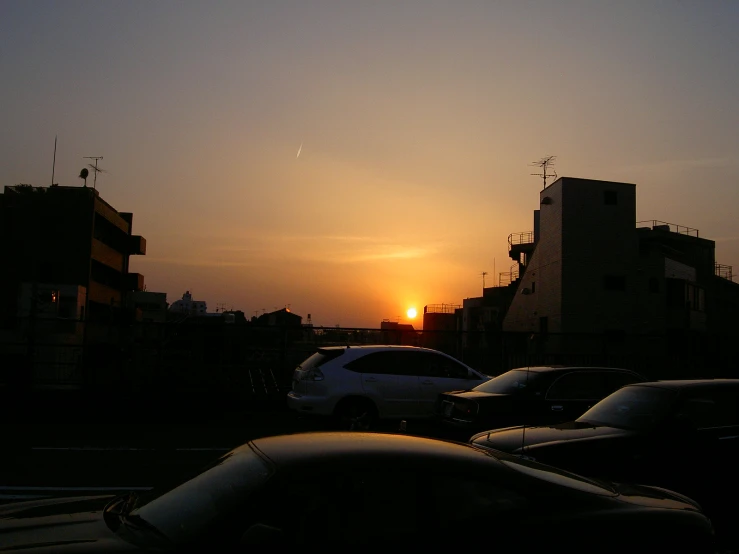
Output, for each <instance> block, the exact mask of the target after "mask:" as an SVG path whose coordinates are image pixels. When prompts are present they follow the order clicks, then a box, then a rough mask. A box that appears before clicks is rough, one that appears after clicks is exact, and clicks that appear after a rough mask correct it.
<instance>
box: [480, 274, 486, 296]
mask: <svg viewBox="0 0 739 554" xmlns="http://www.w3.org/2000/svg"><path fill="white" fill-rule="evenodd" d="M487 274H488V272H487V271H483V272H482V273H480V275H482V290H483V292H484V291H485V275H487Z"/></svg>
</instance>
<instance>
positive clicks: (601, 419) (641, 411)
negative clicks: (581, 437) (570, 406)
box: [577, 386, 675, 431]
mask: <svg viewBox="0 0 739 554" xmlns="http://www.w3.org/2000/svg"><path fill="white" fill-rule="evenodd" d="M674 398H675V392H674V391H671V390H669V389H663V388H659V387H645V386H630V387H624V388H622V389H619V390H617V391H616V392H614V393H613V394H611V395H610V396H607V397H606V398H604V399H603V400H601V401H600V402H598V403H597V404H596V405H595V406H593V407H592V408H590V409H589V410H588V411H587V412H585V413H584V414H583V415H582V416H580V417H579V418H578V420H577V421H580V422H582V423H589V424H592V425H605V426H608V427H616V428H618V429H628V430H634V431H644V430H647V429H650V428H651V427H653V426H654V425H655V424H657V423H658V422H660V421H662V420H663V419H664V418H665V417H666V416H667V414H668V412H669V410H670V405H671V404H672V401H673V399H674Z"/></svg>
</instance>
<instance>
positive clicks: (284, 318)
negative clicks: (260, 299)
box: [255, 308, 303, 327]
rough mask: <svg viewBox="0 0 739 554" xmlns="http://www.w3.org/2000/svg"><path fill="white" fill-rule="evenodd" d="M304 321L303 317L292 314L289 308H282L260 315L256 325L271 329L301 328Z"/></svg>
mask: <svg viewBox="0 0 739 554" xmlns="http://www.w3.org/2000/svg"><path fill="white" fill-rule="evenodd" d="M302 321H303V317H302V316H299V315H298V314H294V313H292V312H291V311H290V310H289V309H288V308H282V309H281V310H277V311H274V312H268V313H264V314H262V315H260V316H259V317H258V318H257V319H256V321H255V323H256V325H265V326H269V327H300V326H301V323H302Z"/></svg>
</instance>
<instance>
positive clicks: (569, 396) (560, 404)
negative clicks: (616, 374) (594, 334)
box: [542, 370, 606, 423]
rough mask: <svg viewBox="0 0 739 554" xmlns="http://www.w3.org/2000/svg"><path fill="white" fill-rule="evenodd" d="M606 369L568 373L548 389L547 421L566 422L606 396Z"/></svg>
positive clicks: (545, 402)
mask: <svg viewBox="0 0 739 554" xmlns="http://www.w3.org/2000/svg"><path fill="white" fill-rule="evenodd" d="M605 373H606V372H604V371H597V370H586V371H573V372H571V373H566V374H564V375H562V376H561V377H558V378H557V379H555V381H554V382H553V383H552V384H551V386H550V387H549V390H547V394H546V396H545V400H544V410H543V414H542V416H543V418H544V419H545V420H546V422H549V423H555V422H564V421H572V420H574V419H577V418H578V417H580V416H581V415H582V414H584V413H585V412H586V411H587V410H588V408H590V407H592V406H593V405H594V404H596V403H597V402H598V401H599V400H601V399H602V398H603V397H604V396H605V391H606V377H605Z"/></svg>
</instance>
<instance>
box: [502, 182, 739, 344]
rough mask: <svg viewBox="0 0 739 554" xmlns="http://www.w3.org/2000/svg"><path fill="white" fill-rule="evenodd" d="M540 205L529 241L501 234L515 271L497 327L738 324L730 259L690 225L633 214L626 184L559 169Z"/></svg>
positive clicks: (616, 331) (641, 329)
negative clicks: (562, 173) (722, 261)
mask: <svg viewBox="0 0 739 554" xmlns="http://www.w3.org/2000/svg"><path fill="white" fill-rule="evenodd" d="M540 206H541V207H540V210H538V212H539V213H538V215H535V224H538V229H537V230H536V232H535V233H531V235H530V237H531V240H530V241H529V242H525V241H518V244H514V245H511V240H510V238H509V250H510V253H511V257H513V258H514V259H517V260H519V261H520V279H519V280H518V284H517V293H516V295H515V297H514V298H513V301H512V302H511V305H510V308H509V309H508V311H507V313H506V315H505V320H504V323H503V329H504V330H506V331H527V332H532V331H533V332H538V333H542V334H547V333H566V334H578V333H583V334H593V333H600V334H605V335H609V336H615V337H618V336H621V335H624V334H648V333H655V332H658V333H665V332H668V333H669V332H675V331H682V332H691V333H692V332H697V333H702V332H707V331H708V332H717V333H720V332H735V331H737V329H739V323H738V322H737V316H738V315H739V285H738V284H736V283H733V282H732V281H731V279H732V277H733V275H732V270H731V267H729V266H722V265H718V264H716V262H715V243H714V242H713V241H711V240H708V239H705V238H701V237H700V236H699V232H698V230H697V229H692V228H689V227H684V226H680V225H675V224H671V223H664V222H660V221H647V222H639V223H637V222H636V186H635V185H633V184H629V183H616V182H608V181H595V180H589V179H575V178H571V177H563V178H560V179H558V180H557V181H555V182H554V183H552V185H550V186H549V187H547V188H545V189H544V190H542V191H541V192H540ZM514 242H516V241H514ZM522 252H525V255H524V254H522Z"/></svg>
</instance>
